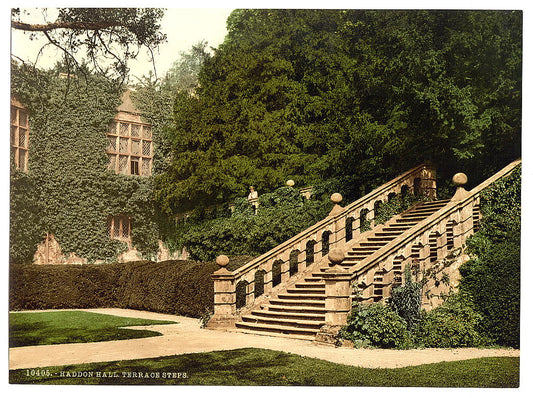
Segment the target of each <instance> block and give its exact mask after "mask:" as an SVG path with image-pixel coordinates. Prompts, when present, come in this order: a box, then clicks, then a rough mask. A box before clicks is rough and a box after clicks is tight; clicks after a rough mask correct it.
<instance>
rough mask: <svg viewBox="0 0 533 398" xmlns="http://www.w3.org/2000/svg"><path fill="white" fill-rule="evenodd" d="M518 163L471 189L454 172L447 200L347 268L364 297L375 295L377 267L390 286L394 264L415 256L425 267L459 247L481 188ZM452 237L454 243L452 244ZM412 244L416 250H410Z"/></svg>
mask: <svg viewBox="0 0 533 398" xmlns="http://www.w3.org/2000/svg"><path fill="white" fill-rule="evenodd" d="M520 163H521V160H517V161H514V162H512V163H510V164H509V165H507V166H506V167H505V168H503V169H502V170H500V171H499V172H498V173H496V174H494V175H493V176H492V177H490V178H489V179H487V180H485V181H484V182H482V183H481V184H479V185H478V186H476V187H475V188H473V189H472V190H471V191H466V190H464V188H463V185H464V184H465V183H466V176H465V175H464V174H457V175H456V176H455V177H454V183H455V184H456V186H457V192H456V194H455V195H454V197H452V199H451V200H450V203H448V204H447V205H446V206H444V207H443V208H441V209H440V210H439V211H437V212H436V213H435V214H433V215H431V216H430V217H428V218H427V219H426V220H424V221H422V222H420V223H418V224H417V225H415V226H414V227H412V228H411V229H409V230H408V231H406V232H404V233H403V234H402V235H400V236H399V237H397V238H395V239H394V240H393V241H391V242H390V243H388V244H387V245H386V246H384V247H382V248H381V249H379V250H377V251H376V252H375V253H373V254H372V255H371V256H369V257H367V258H365V259H364V260H363V261H361V262H360V263H358V264H356V265H354V266H352V267H350V268H349V270H348V272H349V273H350V274H351V275H352V277H351V280H352V283H354V282H356V283H357V284H358V285H359V286H360V287H362V299H363V301H364V300H371V298H372V297H373V296H374V294H373V281H374V274H375V273H376V271H379V272H381V274H380V278H384V280H385V282H387V281H388V282H389V287H388V288H389V290H390V289H391V288H392V283H391V282H392V280H393V278H394V271H393V269H394V267H395V265H396V266H398V265H401V269H402V270H403V268H404V265H405V263H406V262H408V261H413V260H416V261H417V262H419V264H420V266H421V267H426V266H428V265H429V264H430V263H432V262H434V261H438V260H442V259H443V258H445V257H446V255H447V254H448V252H449V251H450V250H454V249H456V248H458V247H461V246H462V245H463V244H464V243H465V242H466V239H467V238H468V237H469V236H470V235H472V234H473V233H474V218H473V214H474V206H476V205H478V204H479V195H480V192H481V191H483V190H484V189H485V188H487V187H488V186H489V185H491V184H492V183H494V182H496V181H497V180H499V179H501V178H504V177H506V176H508V175H509V174H511V173H512V171H513V170H514V169H515V168H516V167H517V166H518V165H520ZM450 231H452V233H450ZM432 237H433V239H432ZM452 241H453V245H451V242H452ZM449 244H450V245H449ZM414 248H416V250H413V249H414ZM383 275H385V276H383ZM387 275H388V276H387ZM385 284H386V283H385ZM386 295H387V294H385V295H384V296H386Z"/></svg>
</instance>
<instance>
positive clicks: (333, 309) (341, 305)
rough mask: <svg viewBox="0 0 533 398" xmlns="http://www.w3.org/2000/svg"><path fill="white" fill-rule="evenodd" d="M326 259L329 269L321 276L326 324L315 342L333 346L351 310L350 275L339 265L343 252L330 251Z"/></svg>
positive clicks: (342, 258)
mask: <svg viewBox="0 0 533 398" xmlns="http://www.w3.org/2000/svg"><path fill="white" fill-rule="evenodd" d="M328 259H329V261H330V267H329V269H328V270H327V271H326V272H325V273H324V274H323V278H324V281H325V282H326V303H325V306H326V324H325V325H324V326H323V327H322V328H321V329H320V331H319V332H318V334H317V336H316V341H317V342H319V343H325V344H335V341H336V337H337V335H338V333H339V331H340V329H341V328H342V326H343V325H345V324H346V321H347V319H348V315H349V314H350V311H351V308H352V300H351V285H350V281H351V273H349V272H347V271H346V270H345V269H344V268H343V267H341V265H340V264H341V263H342V261H343V260H344V252H343V251H342V250H341V249H333V250H331V251H330V252H329V254H328Z"/></svg>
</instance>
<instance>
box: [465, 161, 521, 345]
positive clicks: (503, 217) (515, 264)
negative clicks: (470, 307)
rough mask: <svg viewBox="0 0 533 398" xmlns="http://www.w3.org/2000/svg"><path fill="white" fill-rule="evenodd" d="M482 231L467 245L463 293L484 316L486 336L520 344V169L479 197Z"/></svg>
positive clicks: (482, 323) (483, 326)
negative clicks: (469, 255)
mask: <svg viewBox="0 0 533 398" xmlns="http://www.w3.org/2000/svg"><path fill="white" fill-rule="evenodd" d="M481 213H482V215H483V217H482V219H481V228H480V231H479V232H477V233H476V234H475V235H474V236H472V237H471V238H470V239H469V241H468V249H469V251H470V253H471V256H472V257H473V259H472V260H470V261H469V262H467V263H466V264H464V265H463V266H462V267H461V269H460V271H461V276H462V279H461V285H460V287H461V290H463V291H465V292H469V293H470V294H471V295H472V297H473V300H474V303H475V305H476V308H477V310H478V311H479V312H480V313H481V314H483V321H482V322H481V326H482V328H483V331H484V333H486V334H487V335H489V336H490V337H492V338H493V339H495V340H496V341H497V342H498V343H499V344H503V345H510V346H513V347H518V346H519V345H520V217H521V167H519V168H517V169H516V170H515V171H514V172H513V174H512V175H510V176H509V177H507V178H505V179H502V180H500V181H497V182H496V183H494V184H492V185H491V186H490V187H488V188H487V189H486V190H484V191H483V192H482V195H481Z"/></svg>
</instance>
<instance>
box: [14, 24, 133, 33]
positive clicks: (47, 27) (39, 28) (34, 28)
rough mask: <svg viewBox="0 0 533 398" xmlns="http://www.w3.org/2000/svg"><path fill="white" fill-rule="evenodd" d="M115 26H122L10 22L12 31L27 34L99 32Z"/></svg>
mask: <svg viewBox="0 0 533 398" xmlns="http://www.w3.org/2000/svg"><path fill="white" fill-rule="evenodd" d="M115 26H123V24H121V23H120V22H117V21H109V22H51V23H47V24H29V23H24V22H20V21H11V27H12V28H13V29H18V30H24V31H27V32H49V31H51V30H55V29H82V30H100V29H107V28H111V27H115Z"/></svg>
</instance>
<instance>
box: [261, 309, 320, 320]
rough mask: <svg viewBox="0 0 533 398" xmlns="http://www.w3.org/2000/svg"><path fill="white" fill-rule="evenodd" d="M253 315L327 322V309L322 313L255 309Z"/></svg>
mask: <svg viewBox="0 0 533 398" xmlns="http://www.w3.org/2000/svg"><path fill="white" fill-rule="evenodd" d="M251 315H256V316H259V317H264V318H284V319H301V320H310V321H321V322H325V320H326V315H325V311H324V313H321V314H315V313H312V312H307V313H306V312H286V311H285V312H283V311H269V310H254V311H252V313H251Z"/></svg>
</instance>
